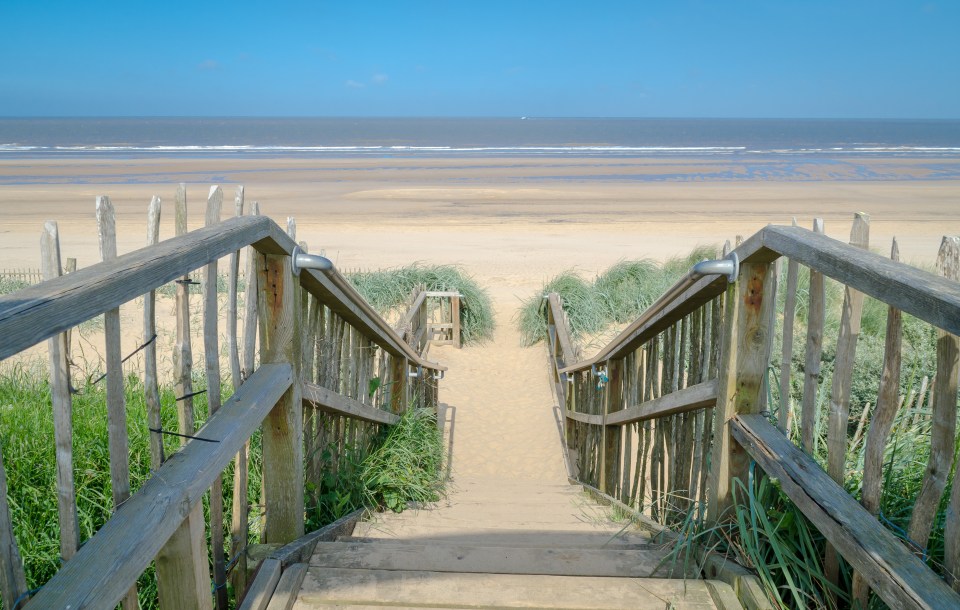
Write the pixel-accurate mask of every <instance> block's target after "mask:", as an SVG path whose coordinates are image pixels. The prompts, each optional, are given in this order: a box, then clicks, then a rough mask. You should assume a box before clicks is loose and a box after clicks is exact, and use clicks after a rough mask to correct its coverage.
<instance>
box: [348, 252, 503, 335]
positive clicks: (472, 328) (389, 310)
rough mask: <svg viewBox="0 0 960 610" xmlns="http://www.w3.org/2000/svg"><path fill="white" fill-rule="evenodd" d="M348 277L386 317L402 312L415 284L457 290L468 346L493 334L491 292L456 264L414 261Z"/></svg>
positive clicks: (462, 325) (435, 289)
mask: <svg viewBox="0 0 960 610" xmlns="http://www.w3.org/2000/svg"><path fill="white" fill-rule="evenodd" d="M346 278H347V280H349V282H350V283H351V284H353V286H354V287H355V288H356V289H357V292H359V293H360V294H361V295H362V296H363V298H364V299H366V301H367V302H368V303H370V305H371V306H372V307H373V308H374V309H376V310H377V312H378V313H380V315H382V316H384V317H391V316H397V315H402V314H403V313H406V308H407V307H408V306H409V303H408V302H407V299H408V298H409V297H410V293H411V291H412V290H413V289H414V287H415V286H421V285H422V286H425V287H426V289H427V290H433V291H456V292H459V293H460V294H462V295H463V297H462V298H461V299H460V336H461V340H462V341H463V344H464V345H468V344H471V343H480V342H482V341H484V340H486V339H489V338H490V337H491V336H492V335H493V328H494V319H493V306H492V305H491V304H490V296H489V295H488V294H487V291H486V290H485V289H484V288H482V287H481V286H480V285H479V284H477V282H476V281H475V280H474V279H473V278H471V277H470V276H469V275H467V274H466V273H465V272H464V271H463V270H462V269H460V268H459V267H456V266H454V265H425V264H421V263H414V264H412V265H407V266H406V267H395V268H392V269H382V270H379V271H360V272H355V273H347V274H346Z"/></svg>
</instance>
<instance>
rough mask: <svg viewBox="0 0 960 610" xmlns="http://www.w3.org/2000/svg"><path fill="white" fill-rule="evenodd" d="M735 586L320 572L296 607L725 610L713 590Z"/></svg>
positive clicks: (311, 572)
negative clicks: (671, 609)
mask: <svg viewBox="0 0 960 610" xmlns="http://www.w3.org/2000/svg"><path fill="white" fill-rule="evenodd" d="M724 588H726V589H729V586H728V585H722V584H718V583H717V584H715V583H711V586H708V584H707V582H706V581H701V580H680V579H673V580H671V579H661V578H601V577H588V576H541V575H515V574H463V573H456V572H427V571H414V570H410V571H399V570H357V569H344V568H328V567H322V568H321V567H313V566H311V567H310V568H309V569H308V570H307V574H306V577H305V578H304V581H303V587H302V589H301V591H300V595H299V596H298V597H297V601H296V603H295V605H294V608H295V609H298V610H306V609H309V608H318V607H331V606H332V607H336V606H337V605H341V606H344V605H345V606H348V607H349V606H357V605H361V606H362V605H368V606H374V605H376V606H380V607H383V606H387V607H390V606H412V607H416V606H428V607H434V608H435V607H448V608H557V609H575V608H577V609H605V608H610V609H619V608H623V609H631V610H647V609H649V610H664V609H665V608H676V609H678V610H679V609H691V610H701V609H702V610H707V609H712V608H717V607H718V606H717V604H716V603H715V601H714V595H715V594H714V593H713V592H712V591H723V590H724Z"/></svg>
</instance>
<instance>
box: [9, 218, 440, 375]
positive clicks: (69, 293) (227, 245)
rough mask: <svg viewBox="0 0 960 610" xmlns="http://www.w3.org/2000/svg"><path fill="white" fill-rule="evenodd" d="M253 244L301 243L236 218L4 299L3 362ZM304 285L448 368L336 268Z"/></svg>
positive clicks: (390, 342)
mask: <svg viewBox="0 0 960 610" xmlns="http://www.w3.org/2000/svg"><path fill="white" fill-rule="evenodd" d="M247 245H252V246H253V247H254V248H255V249H256V250H257V251H258V252H260V253H262V254H288V255H289V254H290V253H292V252H293V248H294V246H295V245H296V243H295V242H294V241H293V240H292V239H290V237H288V236H287V235H286V234H285V233H284V232H283V231H281V230H280V227H279V226H277V224H276V223H274V222H273V221H272V220H271V219H269V218H267V217H266V216H242V217H238V218H230V219H228V220H225V221H223V222H222V223H219V224H217V225H215V226H211V227H205V228H202V229H198V230H196V231H193V232H191V233H189V234H187V235H183V236H180V237H174V238H172V239H168V240H166V241H163V242H160V243H159V244H157V245H155V246H150V247H147V248H141V249H139V250H135V251H133V252H130V253H129V254H125V255H123V256H120V257H118V258H116V259H114V260H112V261H109V262H103V263H98V264H95V265H91V266H90V267H86V268H84V269H80V270H79V271H76V272H74V273H70V274H68V275H64V276H61V277H59V278H56V279H53V280H50V281H47V282H44V283H42V284H38V285H35V286H30V287H28V288H25V289H23V290H21V291H18V292H15V293H10V294H7V295H3V296H0V360H2V359H4V358H8V357H10V356H12V355H14V354H17V353H19V352H21V351H23V350H25V349H27V348H29V347H31V346H33V345H35V344H37V343H39V342H41V341H43V340H45V339H48V338H50V337H54V336H56V335H58V334H59V333H61V332H64V331H65V330H67V329H69V328H71V327H73V326H76V325H77V324H80V323H81V322H84V321H86V320H89V319H90V318H93V317H95V316H98V315H100V314H102V313H103V312H104V311H108V310H110V309H112V308H115V307H119V306H120V305H122V304H124V303H126V302H128V301H130V300H132V299H135V298H137V297H139V296H141V295H143V294H145V293H147V292H149V291H151V290H154V289H156V288H159V287H160V286H163V285H164V284H166V283H168V282H170V281H172V280H174V279H176V278H178V277H180V276H182V275H184V274H185V273H189V272H191V271H193V270H195V269H199V268H200V267H202V266H204V265H206V264H207V263H210V262H212V261H215V260H217V259H219V258H221V257H223V256H227V255H229V254H232V253H233V252H236V251H237V250H239V249H240V248H242V247H244V246H247ZM300 283H301V284H302V285H303V286H304V287H305V288H307V290H309V291H310V292H311V293H313V294H314V295H316V296H317V297H318V298H319V299H320V300H321V301H322V302H323V303H324V304H326V305H327V306H328V307H330V309H331V310H333V311H334V312H336V313H337V314H339V315H341V316H342V317H343V318H344V319H345V320H347V321H348V322H349V323H350V324H351V325H352V326H354V327H355V328H357V329H358V330H359V331H360V332H361V333H363V334H364V335H365V336H367V337H368V338H369V339H371V340H372V341H374V342H375V343H377V344H378V345H380V347H382V348H383V349H385V350H387V351H388V352H389V353H391V354H393V355H395V356H401V357H406V358H408V359H409V360H411V361H412V362H414V363H416V364H417V365H418V366H422V367H424V368H429V369H432V370H445V368H444V367H442V366H440V365H438V364H437V363H435V362H429V361H427V360H425V359H423V358H421V357H420V355H419V354H417V353H416V352H415V351H414V350H413V349H412V348H410V346H408V345H407V344H406V343H405V342H404V341H403V340H402V339H401V338H400V336H399V335H397V333H396V331H395V330H393V329H392V328H390V326H389V325H388V324H387V323H386V322H385V321H383V319H382V318H381V317H380V316H379V315H378V314H377V313H376V312H375V311H374V310H373V308H372V307H370V305H369V304H368V303H367V302H366V301H365V300H364V299H363V297H362V296H360V294H359V293H358V292H357V291H356V289H354V288H353V286H351V285H350V283H349V282H347V280H346V279H344V277H343V276H342V275H340V273H339V272H337V271H336V270H331V271H327V272H320V271H313V270H303V271H301V274H300Z"/></svg>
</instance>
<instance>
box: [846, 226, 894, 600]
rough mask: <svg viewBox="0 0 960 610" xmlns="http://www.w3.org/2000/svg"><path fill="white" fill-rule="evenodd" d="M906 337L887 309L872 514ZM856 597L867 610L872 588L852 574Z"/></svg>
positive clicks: (872, 440) (869, 490)
mask: <svg viewBox="0 0 960 610" xmlns="http://www.w3.org/2000/svg"><path fill="white" fill-rule="evenodd" d="M890 258H891V259H892V260H900V250H899V248H898V247H897V239H896V238H894V239H893V245H892V246H891V250H890ZM902 337H903V316H902V315H901V313H900V310H899V309H897V308H896V307H890V308H889V309H888V310H887V332H886V341H885V343H884V349H883V373H882V374H881V376H880V389H879V390H878V391H877V406H876V408H875V409H874V411H873V418H872V419H871V420H870V430H869V431H868V432H867V443H866V447H865V448H864V452H863V486H862V488H861V492H860V503H861V504H862V505H863V507H864V508H865V509H866V510H867V512H869V513H870V514H871V515H876V514H877V513H878V512H879V510H880V485H881V483H882V482H883V453H884V449H885V448H886V446H887V440H888V439H889V438H890V432H891V430H892V429H893V422H894V419H895V418H896V415H897V408H898V407H899V401H898V397H897V394H898V393H899V389H900V368H901V354H900V348H901V343H902ZM853 598H854V599H855V600H857V601H859V602H860V607H861V608H866V607H867V604H868V603H869V601H870V589H869V587H867V583H866V582H865V581H864V580H863V577H862V576H861V575H860V573H859V572H855V573H854V575H853Z"/></svg>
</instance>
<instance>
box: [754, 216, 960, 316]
mask: <svg viewBox="0 0 960 610" xmlns="http://www.w3.org/2000/svg"><path fill="white" fill-rule="evenodd" d="M760 234H761V235H762V241H763V246H764V248H768V249H770V250H772V251H774V252H779V253H780V254H782V255H784V256H788V257H790V258H791V259H796V260H797V262H799V263H800V264H802V265H807V266H808V267H810V268H812V269H816V270H817V271H820V272H821V273H823V274H824V275H826V276H827V277H831V278H833V279H835V280H837V281H839V282H841V283H843V284H846V285H847V286H849V287H851V288H853V289H854V290H858V291H860V292H863V293H865V294H867V295H870V296H872V297H874V298H876V299H879V300H880V301H883V302H884V303H887V304H888V305H893V306H894V307H896V308H897V309H899V310H901V311H903V312H905V313H908V314H910V315H912V316H916V317H918V318H920V319H921V320H924V321H926V322H929V323H930V324H933V325H934V326H936V327H938V328H942V329H944V330H946V331H947V332H950V333H953V334H955V335H960V284H958V283H957V282H951V281H950V280H948V279H946V278H943V277H940V276H937V275H934V274H933V273H929V272H927V271H922V270H920V269H917V268H916V267H911V266H910V265H906V264H903V263H898V262H895V261H891V260H890V259H888V258H886V257H884V256H882V255H880V254H874V253H873V252H869V251H866V250H861V249H859V248H855V247H853V246H849V245H846V244H843V243H841V242H839V241H837V240H834V239H830V238H829V237H826V236H825V235H818V234H815V233H812V232H810V231H808V230H806V229H801V228H799V227H777V226H769V227H766V228H764V229H763V230H762V231H761V232H760Z"/></svg>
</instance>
